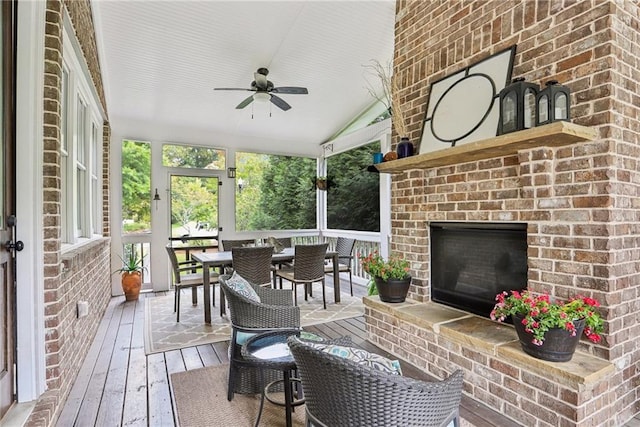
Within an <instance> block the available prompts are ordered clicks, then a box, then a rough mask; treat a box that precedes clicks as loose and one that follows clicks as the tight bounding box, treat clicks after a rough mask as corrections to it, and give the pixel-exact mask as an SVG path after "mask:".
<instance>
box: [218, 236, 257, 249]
mask: <svg viewBox="0 0 640 427" xmlns="http://www.w3.org/2000/svg"><path fill="white" fill-rule="evenodd" d="M255 242H256V241H255V240H254V239H241V240H229V239H227V240H221V241H220V243H221V244H222V250H223V251H230V250H231V249H232V248H237V247H242V246H245V245H251V244H253V243H255Z"/></svg>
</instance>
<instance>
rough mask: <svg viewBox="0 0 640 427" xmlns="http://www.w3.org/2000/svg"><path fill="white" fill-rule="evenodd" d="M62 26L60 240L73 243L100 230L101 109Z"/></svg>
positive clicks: (69, 36)
mask: <svg viewBox="0 0 640 427" xmlns="http://www.w3.org/2000/svg"><path fill="white" fill-rule="evenodd" d="M67 30H68V29H67V28H66V27H65V32H64V38H63V51H64V56H63V59H62V62H63V64H62V76H61V79H62V80H61V94H60V111H61V117H60V175H61V190H62V198H61V215H62V240H63V242H64V243H68V244H73V243H76V242H78V241H80V240H81V239H87V238H91V237H93V236H95V235H99V234H100V232H101V229H102V215H101V212H102V208H103V207H102V183H101V180H102V173H101V172H102V156H101V155H100V150H101V144H100V143H99V142H100V141H101V129H102V125H101V124H102V122H103V119H102V114H101V108H100V107H99V105H100V104H99V101H98V99H97V96H96V95H95V91H94V90H93V86H92V85H93V83H91V82H92V80H91V79H90V78H89V77H88V76H89V73H88V71H87V67H86V64H84V59H83V58H82V57H81V56H79V55H78V54H77V52H80V50H79V49H78V48H77V46H76V42H75V36H74V35H73V33H72V32H70V31H67Z"/></svg>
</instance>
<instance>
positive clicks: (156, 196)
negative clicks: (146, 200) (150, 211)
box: [153, 188, 160, 210]
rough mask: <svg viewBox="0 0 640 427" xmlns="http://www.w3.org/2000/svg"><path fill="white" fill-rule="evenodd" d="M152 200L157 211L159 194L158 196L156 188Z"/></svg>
mask: <svg viewBox="0 0 640 427" xmlns="http://www.w3.org/2000/svg"><path fill="white" fill-rule="evenodd" d="M153 200H154V201H155V202H156V210H158V202H159V201H160V194H158V189H157V188H156V194H155V195H154V196H153Z"/></svg>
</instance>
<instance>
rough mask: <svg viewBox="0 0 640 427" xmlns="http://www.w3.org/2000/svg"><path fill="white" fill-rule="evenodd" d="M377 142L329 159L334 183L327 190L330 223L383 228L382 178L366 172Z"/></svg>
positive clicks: (348, 227)
mask: <svg viewBox="0 0 640 427" xmlns="http://www.w3.org/2000/svg"><path fill="white" fill-rule="evenodd" d="M378 151H380V143H379V142H375V143H372V144H368V145H365V146H362V147H358V148H355V149H353V150H349V151H345V152H344V153H340V154H336V155H334V156H331V157H329V158H328V160H327V174H328V176H329V177H330V178H331V180H332V181H333V183H334V187H332V188H330V189H329V190H328V192H327V227H328V228H332V229H342V230H358V231H380V178H379V175H378V174H375V173H370V172H367V166H368V165H370V164H371V160H372V158H373V153H375V152H378Z"/></svg>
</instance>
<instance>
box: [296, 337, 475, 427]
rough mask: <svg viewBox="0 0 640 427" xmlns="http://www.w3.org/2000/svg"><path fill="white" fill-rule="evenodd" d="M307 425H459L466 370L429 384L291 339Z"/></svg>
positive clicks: (374, 426) (386, 426) (383, 426)
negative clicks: (300, 383)
mask: <svg viewBox="0 0 640 427" xmlns="http://www.w3.org/2000/svg"><path fill="white" fill-rule="evenodd" d="M289 347H290V349H291V353H292V354H293V357H294V359H295V361H296V365H297V366H298V372H299V375H300V378H301V379H302V388H303V389H304V393H305V399H306V411H307V426H310V425H314V426H331V427H334V426H354V427H356V426H367V427H376V426H380V427H388V426H421V427H424V426H438V427H440V426H447V425H449V423H450V422H451V421H453V423H454V426H456V427H458V426H459V412H458V409H459V406H460V399H461V397H462V371H460V370H458V371H456V372H454V373H453V374H452V375H450V376H449V377H448V378H446V379H445V380H442V381H436V382H425V381H419V380H415V379H411V378H407V377H402V376H399V375H393V374H388V373H384V372H381V371H376V370H373V369H371V368H368V367H365V366H362V365H359V364H357V363H356V362H353V361H351V360H347V359H345V358H342V357H339V356H334V355H332V354H328V353H326V352H324V351H322V350H318V349H316V348H313V347H312V346H310V345H308V344H306V343H304V342H300V341H298V340H294V339H289Z"/></svg>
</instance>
